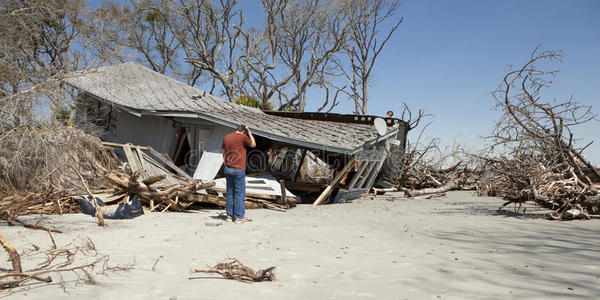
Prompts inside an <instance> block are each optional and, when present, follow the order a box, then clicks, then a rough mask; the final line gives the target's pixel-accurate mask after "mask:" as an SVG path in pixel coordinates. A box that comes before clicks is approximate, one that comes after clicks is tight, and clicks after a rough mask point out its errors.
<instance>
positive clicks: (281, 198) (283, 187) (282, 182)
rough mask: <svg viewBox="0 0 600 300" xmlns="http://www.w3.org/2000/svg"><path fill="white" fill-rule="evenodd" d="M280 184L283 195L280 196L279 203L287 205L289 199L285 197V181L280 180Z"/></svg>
mask: <svg viewBox="0 0 600 300" xmlns="http://www.w3.org/2000/svg"><path fill="white" fill-rule="evenodd" d="M279 186H280V187H281V197H279V204H281V205H285V203H286V202H287V199H286V198H285V181H283V179H281V180H279Z"/></svg>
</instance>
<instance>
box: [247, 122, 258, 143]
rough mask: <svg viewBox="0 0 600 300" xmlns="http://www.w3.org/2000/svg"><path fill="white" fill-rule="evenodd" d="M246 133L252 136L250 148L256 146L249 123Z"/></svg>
mask: <svg viewBox="0 0 600 300" xmlns="http://www.w3.org/2000/svg"><path fill="white" fill-rule="evenodd" d="M246 134H248V137H249V138H250V148H254V147H256V141H255V140H254V136H253V135H252V132H250V128H248V125H246Z"/></svg>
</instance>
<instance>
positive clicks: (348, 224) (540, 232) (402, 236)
mask: <svg viewBox="0 0 600 300" xmlns="http://www.w3.org/2000/svg"><path fill="white" fill-rule="evenodd" d="M501 203H502V200H500V199H497V198H478V197H474V196H473V193H472V192H452V193H448V194H447V196H445V197H443V198H437V199H423V198H404V197H402V196H401V195H400V194H389V193H388V194H386V195H385V196H378V197H377V198H375V199H371V197H367V198H363V199H360V200H355V201H354V202H353V203H346V204H332V205H324V206H320V207H316V208H315V207H312V206H310V205H300V206H298V207H296V208H294V209H292V210H290V211H287V212H276V211H270V210H248V211H247V216H248V217H249V218H251V219H252V220H253V221H252V222H251V223H244V224H234V223H226V222H223V221H222V220H219V219H217V218H216V216H217V215H218V214H219V213H220V212H221V211H220V210H202V211H193V212H189V213H147V214H146V215H144V216H141V217H138V218H136V219H133V220H106V221H107V226H106V227H104V228H102V227H98V226H97V225H96V220H95V219H94V218H92V217H89V216H85V215H66V216H51V217H48V218H47V219H46V221H44V224H45V225H48V226H52V227H54V228H58V229H61V230H63V231H64V233H63V234H55V237H56V238H57V240H58V242H59V243H61V242H66V241H69V240H71V239H72V238H73V237H75V236H77V235H79V234H84V235H88V236H90V237H91V238H92V239H93V240H94V242H95V243H96V246H97V248H98V250H99V251H100V252H102V253H104V254H109V255H110V257H111V263H112V264H119V263H122V264H125V263H132V262H135V269H134V270H131V271H129V272H125V273H117V274H110V275H109V276H99V277H97V279H98V280H99V281H100V282H101V283H102V285H100V286H94V285H81V284H80V285H77V286H68V287H67V292H64V291H63V289H62V288H61V287H60V286H58V285H46V284H35V285H31V286H28V287H27V288H26V289H24V290H21V291H19V292H17V293H13V294H7V293H6V292H2V293H0V297H2V296H4V297H8V298H15V299H20V298H26V299H46V300H51V299H119V298H123V299H598V297H600V251H599V250H600V244H599V243H598V234H599V233H600V221H599V220H592V221H569V222H556V221H547V220H543V219H539V218H538V217H539V215H540V214H542V213H544V211H541V210H537V209H536V208H531V207H530V208H528V210H527V213H526V214H515V213H511V212H510V209H509V210H507V211H505V212H502V213H498V212H496V211H495V209H496V208H497V207H498V206H499V205H500V204H501ZM509 207H511V206H509ZM31 220H35V218H34V217H33V218H31ZM215 224H220V225H219V226H214V225H215ZM0 229H1V230H2V235H4V236H5V238H7V239H9V240H11V241H13V244H15V246H17V248H21V249H22V248H24V247H26V243H25V242H23V241H22V238H21V237H20V236H19V235H18V232H22V233H23V234H24V235H27V236H28V237H29V238H30V239H31V240H32V241H33V242H35V243H39V244H40V246H42V245H48V239H47V235H46V234H45V233H44V232H41V231H32V230H29V229H25V228H22V227H6V226H5V224H0ZM159 257H160V259H159V260H158V263H156V265H155V270H154V271H152V266H153V265H154V264H155V262H156V261H157V259H158V258H159ZM228 257H235V258H238V259H239V260H240V261H242V262H243V263H244V264H246V265H247V266H250V267H252V268H254V269H263V268H266V267H270V266H277V269H276V270H275V271H276V276H277V278H276V281H273V282H261V283H254V284H247V283H242V282H238V281H233V280H225V279H222V278H221V277H220V276H218V275H207V274H189V270H190V269H191V268H205V267H207V266H208V265H214V264H216V263H218V262H220V261H222V260H223V259H225V258H228ZM0 259H1V260H0V267H2V268H9V267H10V263H9V262H8V261H7V260H6V259H7V256H6V255H5V253H2V254H0Z"/></svg>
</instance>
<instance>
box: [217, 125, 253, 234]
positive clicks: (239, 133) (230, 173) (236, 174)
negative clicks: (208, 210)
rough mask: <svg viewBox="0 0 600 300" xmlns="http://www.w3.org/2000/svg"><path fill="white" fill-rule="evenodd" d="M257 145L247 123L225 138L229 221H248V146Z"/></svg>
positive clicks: (224, 153)
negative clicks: (246, 214)
mask: <svg viewBox="0 0 600 300" xmlns="http://www.w3.org/2000/svg"><path fill="white" fill-rule="evenodd" d="M248 147H250V148H254V147H256V141H255V140H254V136H253V135H252V133H251V132H250V129H249V128H248V126H246V125H239V126H238V127H237V129H236V131H234V132H232V133H230V134H228V135H226V136H225V137H224V138H223V146H222V148H223V157H224V160H225V180H226V182H227V202H226V204H225V210H226V211H227V221H234V222H247V221H249V219H247V218H244V214H245V212H246V203H245V202H246V201H245V198H246V148H248Z"/></svg>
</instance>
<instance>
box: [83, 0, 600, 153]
mask: <svg viewBox="0 0 600 300" xmlns="http://www.w3.org/2000/svg"><path fill="white" fill-rule="evenodd" d="M90 2H100V1H90ZM241 3H242V5H243V7H244V10H245V14H246V16H247V19H248V21H249V23H252V22H253V21H254V22H256V20H259V19H260V18H261V14H262V12H261V8H260V7H259V6H260V1H259V0H242V1H241ZM398 13H399V15H398V16H402V17H404V22H403V24H402V25H400V27H399V28H398V30H397V32H396V33H395V35H394V36H393V37H392V39H391V40H390V42H389V44H388V45H387V47H386V48H385V49H384V50H383V52H382V54H381V55H380V57H379V59H378V61H377V64H376V66H375V69H374V71H373V82H372V85H371V87H370V89H369V94H370V101H369V114H375V115H383V114H385V112H386V111H387V110H393V111H395V112H397V113H400V110H401V108H402V106H401V103H402V101H405V102H407V103H408V104H409V105H410V106H411V107H412V108H413V110H417V109H418V108H424V109H425V111H426V112H427V113H431V114H433V115H435V119H434V120H433V124H432V125H431V126H430V127H429V128H428V130H427V133H428V136H430V137H439V138H441V139H442V143H443V144H450V143H452V141H453V140H454V139H456V140H458V141H459V142H461V143H463V144H465V145H466V146H467V147H468V148H470V149H473V150H474V149H478V148H480V147H481V146H482V143H481V142H480V141H477V137H478V136H484V135H487V134H488V133H489V132H490V130H491V128H492V126H493V124H494V120H496V119H497V118H498V116H499V113H498V112H495V111H493V110H492V107H493V99H492V97H491V96H490V94H489V93H490V92H491V91H493V90H494V89H495V88H496V87H497V86H498V84H499V83H500V81H501V79H502V77H503V75H504V70H505V67H506V66H507V65H509V64H512V65H516V66H519V65H521V64H523V63H525V62H527V60H528V58H529V55H530V54H531V52H532V50H533V49H534V48H535V47H536V46H537V45H539V44H541V45H542V47H543V48H544V49H548V50H550V49H562V50H563V53H564V56H565V58H564V61H563V62H562V63H560V64H556V65H555V66H556V68H557V69H560V70H561V72H560V73H559V74H558V76H557V77H556V78H555V84H554V85H553V87H552V88H551V89H549V90H548V91H547V92H546V93H545V94H546V95H548V96H549V97H551V98H552V99H553V98H556V99H557V100H559V101H563V100H566V99H568V98H569V97H570V96H574V97H575V99H576V100H578V101H580V102H582V103H585V104H588V105H592V106H593V111H594V112H595V113H600V1H597V0H585V1H584V0H501V1H492V0H489V1H487V0H405V1H404V2H403V3H402V5H401V6H400V9H399V11H398ZM312 97H314V98H319V95H318V94H316V93H315V94H313V95H312ZM309 102H310V103H312V105H310V103H309V107H308V110H311V109H312V110H314V109H316V108H317V107H318V105H319V104H320V103H321V100H319V99H316V101H311V99H309ZM334 111H335V112H339V113H352V111H353V104H352V103H351V102H350V101H349V100H347V99H345V100H344V101H343V103H342V104H341V105H340V106H339V107H337V108H336V109H335V110H334ZM575 134H576V136H579V137H581V138H583V139H584V141H582V143H581V144H586V143H587V142H589V141H591V140H594V141H595V143H594V144H593V145H592V146H590V147H589V148H588V149H587V150H586V151H585V153H586V155H587V156H588V157H589V159H590V160H591V161H592V163H594V164H599V165H600V122H598V121H595V122H593V124H590V125H588V126H586V127H585V128H582V129H580V130H578V131H576V132H575ZM414 135H415V133H414V132H413V134H412V135H409V139H411V138H414Z"/></svg>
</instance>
